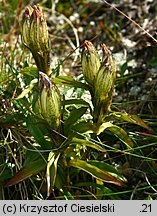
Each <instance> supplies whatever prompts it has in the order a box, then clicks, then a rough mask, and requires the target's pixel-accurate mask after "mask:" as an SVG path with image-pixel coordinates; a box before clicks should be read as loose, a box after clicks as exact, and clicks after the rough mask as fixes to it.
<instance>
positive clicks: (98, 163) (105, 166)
mask: <svg viewBox="0 0 157 216" xmlns="http://www.w3.org/2000/svg"><path fill="white" fill-rule="evenodd" d="M88 163H90V164H91V165H94V166H96V167H98V168H99V169H101V170H104V171H106V172H108V173H110V174H112V175H113V176H114V177H116V178H117V179H120V180H122V181H126V179H125V178H124V177H123V176H122V175H121V174H120V173H119V172H118V170H116V169H115V168H114V167H113V166H111V165H110V164H107V163H105V162H104V161H96V160H90V161H88Z"/></svg>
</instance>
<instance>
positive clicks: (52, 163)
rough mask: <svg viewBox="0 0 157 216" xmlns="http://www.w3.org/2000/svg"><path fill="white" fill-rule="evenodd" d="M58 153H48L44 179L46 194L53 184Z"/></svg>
mask: <svg viewBox="0 0 157 216" xmlns="http://www.w3.org/2000/svg"><path fill="white" fill-rule="evenodd" d="M59 156H60V154H58V155H57V156H56V155H55V153H54V152H50V153H49V157H48V163H47V169H46V179H47V196H49V195H50V194H51V192H52V189H53V187H54V184H55V180H56V174H57V162H58V159H59Z"/></svg>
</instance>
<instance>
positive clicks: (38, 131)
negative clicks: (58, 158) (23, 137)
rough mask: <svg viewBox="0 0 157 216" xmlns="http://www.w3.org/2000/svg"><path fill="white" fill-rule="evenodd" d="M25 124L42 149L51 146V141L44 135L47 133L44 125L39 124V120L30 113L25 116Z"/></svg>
mask: <svg viewBox="0 0 157 216" xmlns="http://www.w3.org/2000/svg"><path fill="white" fill-rule="evenodd" d="M26 125H27V128H28V130H29V132H30V133H31V134H32V136H33V137H34V138H35V140H36V141H37V142H38V144H39V145H40V146H41V148H42V149H44V150H45V149H51V148H52V145H51V143H50V142H49V141H47V140H46V139H45V136H46V135H48V131H47V129H46V127H45V126H44V125H41V124H39V122H38V121H37V120H36V119H35V118H34V117H33V116H31V115H30V116H28V117H27V119H26Z"/></svg>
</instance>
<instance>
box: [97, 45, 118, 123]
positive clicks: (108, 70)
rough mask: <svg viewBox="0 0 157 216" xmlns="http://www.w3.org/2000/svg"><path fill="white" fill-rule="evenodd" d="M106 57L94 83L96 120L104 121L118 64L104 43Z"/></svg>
mask: <svg viewBox="0 0 157 216" xmlns="http://www.w3.org/2000/svg"><path fill="white" fill-rule="evenodd" d="M101 47H102V50H103V53H104V58H103V61H102V63H101V67H100V69H99V72H98V74H97V77H96V79H95V83H94V98H93V105H94V115H95V119H97V117H98V116H99V119H97V120H96V121H98V120H99V121H100V122H101V121H103V118H104V116H105V114H106V113H107V112H108V111H109V110H110V105H111V102H112V95H113V91H114V83H115V80H116V65H115V63H114V61H113V59H112V55H111V52H110V50H109V49H108V48H107V47H106V45H105V44H102V46H101Z"/></svg>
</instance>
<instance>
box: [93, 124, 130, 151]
mask: <svg viewBox="0 0 157 216" xmlns="http://www.w3.org/2000/svg"><path fill="white" fill-rule="evenodd" d="M94 127H95V128H94V130H95V132H96V133H97V135H99V134H100V133H102V132H103V131H104V130H109V131H111V132H112V133H113V134H114V135H115V136H117V137H118V138H119V139H120V140H121V141H122V142H123V143H124V144H125V145H126V146H127V147H128V148H132V147H133V142H132V140H131V139H130V137H129V136H128V134H127V133H126V132H125V131H124V130H123V129H122V128H121V127H118V126H117V125H113V124H111V123H110V122H105V123H103V124H102V125H100V126H94Z"/></svg>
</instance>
